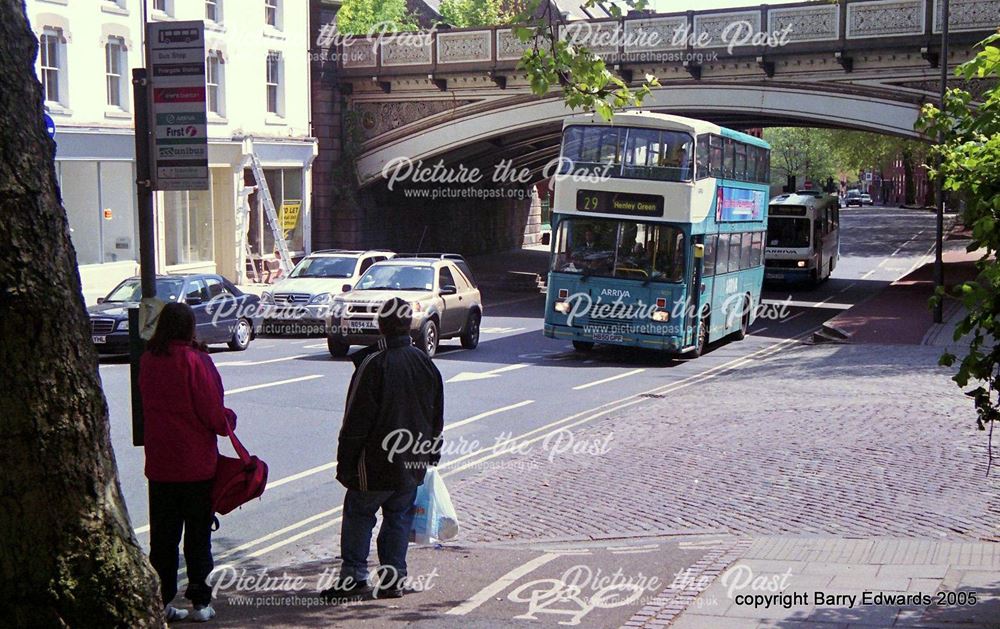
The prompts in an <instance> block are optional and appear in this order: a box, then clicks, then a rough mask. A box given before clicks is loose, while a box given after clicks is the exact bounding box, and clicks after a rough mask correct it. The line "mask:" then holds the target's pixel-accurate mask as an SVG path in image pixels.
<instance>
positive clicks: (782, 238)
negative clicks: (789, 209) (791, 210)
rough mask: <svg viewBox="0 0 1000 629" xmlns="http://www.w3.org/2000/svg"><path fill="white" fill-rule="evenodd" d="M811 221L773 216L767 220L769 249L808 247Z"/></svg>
mask: <svg viewBox="0 0 1000 629" xmlns="http://www.w3.org/2000/svg"><path fill="white" fill-rule="evenodd" d="M809 232H810V229H809V219H808V218H787V217H784V216H771V217H769V218H768V220H767V246H768V247H794V248H801V247H808V246H809Z"/></svg>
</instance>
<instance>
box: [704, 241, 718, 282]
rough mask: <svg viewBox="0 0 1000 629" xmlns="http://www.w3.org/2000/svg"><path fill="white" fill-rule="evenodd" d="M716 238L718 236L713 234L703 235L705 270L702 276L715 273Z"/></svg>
mask: <svg viewBox="0 0 1000 629" xmlns="http://www.w3.org/2000/svg"><path fill="white" fill-rule="evenodd" d="M718 240H719V237H718V236H716V235H715V234H707V235H706V236H705V270H704V271H703V272H702V275H703V276H704V277H711V276H713V275H715V251H716V244H717V242H718Z"/></svg>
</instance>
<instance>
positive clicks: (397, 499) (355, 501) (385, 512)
mask: <svg viewBox="0 0 1000 629" xmlns="http://www.w3.org/2000/svg"><path fill="white" fill-rule="evenodd" d="M416 499H417V488H416V487H414V488H412V489H403V490H400V491H357V490H354V489H348V490H347V495H346V496H344V519H343V521H342V522H341V525H340V556H341V558H342V559H343V566H342V568H341V571H340V576H341V578H347V577H351V578H352V579H354V580H355V581H356V582H358V583H364V582H365V581H367V580H368V550H369V548H370V547H371V543H372V530H373V529H374V528H375V513H376V512H377V511H378V510H379V509H380V508H381V509H382V528H381V530H379V533H378V539H377V540H376V546H377V548H378V561H379V564H380V565H381V566H385V567H391V568H392V569H393V570H394V571H395V574H394V575H393V572H392V571H388V574H389V575H390V576H396V577H398V578H400V579H402V578H403V577H405V576H406V549H407V547H408V546H409V543H410V529H411V528H413V503H414V502H415V501H416ZM381 585H382V587H386V586H387V585H389V584H385V583H383V584H381Z"/></svg>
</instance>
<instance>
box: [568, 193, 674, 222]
mask: <svg viewBox="0 0 1000 629" xmlns="http://www.w3.org/2000/svg"><path fill="white" fill-rule="evenodd" d="M576 209H577V211H579V212H598V213H603V214H622V215H626V216H650V217H654V216H663V197H662V196H660V195H656V194H634V193H630V192H609V191H600V190H577V192H576Z"/></svg>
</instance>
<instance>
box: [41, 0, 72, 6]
mask: <svg viewBox="0 0 1000 629" xmlns="http://www.w3.org/2000/svg"><path fill="white" fill-rule="evenodd" d="M38 1H39V2H46V3H48V4H59V5H62V6H66V5H68V4H69V0H38Z"/></svg>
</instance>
